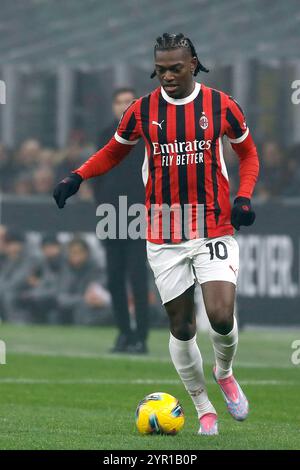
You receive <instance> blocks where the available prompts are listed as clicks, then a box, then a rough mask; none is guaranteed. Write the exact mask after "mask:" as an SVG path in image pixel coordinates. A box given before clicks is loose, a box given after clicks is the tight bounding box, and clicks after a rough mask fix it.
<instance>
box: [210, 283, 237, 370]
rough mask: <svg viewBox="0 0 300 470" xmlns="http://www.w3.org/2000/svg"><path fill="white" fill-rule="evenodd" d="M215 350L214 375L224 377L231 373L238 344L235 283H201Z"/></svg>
mask: <svg viewBox="0 0 300 470" xmlns="http://www.w3.org/2000/svg"><path fill="white" fill-rule="evenodd" d="M201 288H202V294H203V300H204V304H205V308H206V312H207V316H208V319H209V322H210V324H211V329H210V336H211V339H212V343H213V348H214V352H215V360H216V366H215V375H216V377H217V379H225V378H227V377H229V376H230V375H232V362H233V358H234V355H235V353H236V350H237V345H238V329H237V323H236V320H235V317H234V315H233V313H234V302H235V285H234V284H232V283H231V282H226V281H209V282H205V283H203V284H201Z"/></svg>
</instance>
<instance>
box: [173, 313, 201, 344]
mask: <svg viewBox="0 0 300 470" xmlns="http://www.w3.org/2000/svg"><path fill="white" fill-rule="evenodd" d="M169 321H170V331H171V333H172V335H173V336H175V338H177V339H180V340H181V341H188V340H189V339H191V338H193V336H195V334H196V323H195V320H194V318H186V317H185V316H184V315H181V314H180V312H174V314H173V315H170V314H169Z"/></svg>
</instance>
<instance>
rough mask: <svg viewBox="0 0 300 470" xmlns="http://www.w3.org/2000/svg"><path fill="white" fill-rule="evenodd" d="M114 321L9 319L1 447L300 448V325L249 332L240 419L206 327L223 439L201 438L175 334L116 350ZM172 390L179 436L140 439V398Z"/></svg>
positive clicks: (0, 403)
mask: <svg viewBox="0 0 300 470" xmlns="http://www.w3.org/2000/svg"><path fill="white" fill-rule="evenodd" d="M114 336H115V330H113V329H111V328H82V327H54V326H53V327H42V326H12V325H0V339H2V340H4V341H5V343H6V362H7V363H6V365H0V449H105V450H111V449H112V450H116V449H131V450H134V449H147V450H150V449H151V450H159V449H165V450H171V449H176V450H187V449H192V450H195V449H197V450H201V449H300V432H299V430H300V399H299V396H300V395H299V390H300V365H299V366H295V365H293V364H292V363H291V355H292V352H293V350H292V348H291V344H292V342H293V341H294V340H295V339H300V330H294V331H292V330H289V331H288V330H286V331H285V330H283V331H273V330H272V331H268V330H264V331H246V332H244V333H241V334H240V346H239V351H238V354H237V357H236V363H235V374H236V377H237V378H238V379H239V381H240V383H241V385H242V386H243V388H244V390H245V392H246V394H247V396H248V398H249V402H250V407H251V411H250V415H249V418H248V419H247V420H246V421H245V422H243V423H239V422H235V421H234V420H233V419H232V418H231V416H230V415H229V414H228V412H227V411H226V409H225V405H224V403H223V398H222V396H221V393H220V390H219V389H218V386H217V385H216V384H215V383H214V382H213V380H212V375H211V370H212V363H213V355H212V348H211V345H210V342H209V340H208V338H207V335H206V334H203V333H202V334H199V336H198V344H199V345H200V347H201V350H202V355H203V358H204V361H205V372H206V378H207V382H208V391H209V396H210V398H211V400H212V402H213V403H214V405H215V407H216V409H217V411H218V414H219V436H213V437H205V436H198V435H197V431H198V421H197V417H196V414H195V411H194V408H193V405H192V402H191V400H190V398H189V396H188V395H187V394H186V392H185V390H184V388H183V385H182V384H181V383H180V382H179V380H178V376H177V374H176V372H175V369H174V368H173V366H172V364H171V363H170V359H169V353H168V332H167V331H166V330H155V331H152V332H151V335H150V340H149V346H150V354H149V356H147V357H145V356H140V357H137V356H124V355H123V356H120V355H119V356H114V355H110V354H108V353H107V350H108V349H109V347H110V346H111V344H112V342H113V339H114ZM157 391H165V392H168V393H171V394H172V395H175V396H176V397H177V398H178V399H179V400H180V402H181V403H182V405H183V408H184V410H185V415H186V422H185V427H184V429H183V431H182V432H181V433H180V434H178V435H177V436H140V435H139V434H138V432H137V430H136V429H135V422H134V413H135V408H136V405H137V403H138V402H139V401H140V400H141V399H142V398H143V397H144V396H145V395H146V394H148V393H151V392H157Z"/></svg>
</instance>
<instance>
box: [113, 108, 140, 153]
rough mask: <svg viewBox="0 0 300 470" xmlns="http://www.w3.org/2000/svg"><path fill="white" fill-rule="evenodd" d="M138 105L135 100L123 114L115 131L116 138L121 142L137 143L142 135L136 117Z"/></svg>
mask: <svg viewBox="0 0 300 470" xmlns="http://www.w3.org/2000/svg"><path fill="white" fill-rule="evenodd" d="M136 107H137V101H133V102H132V103H131V104H130V105H129V106H128V108H127V109H126V110H125V111H124V113H123V114H122V117H121V119H120V121H119V124H118V127H117V130H116V133H115V139H116V140H117V141H118V142H119V143H120V144H127V145H135V144H136V143H137V142H138V140H139V138H140V137H141V136H140V132H139V125H138V122H137V118H136Z"/></svg>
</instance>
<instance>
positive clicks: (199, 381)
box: [165, 285, 218, 435]
mask: <svg viewBox="0 0 300 470" xmlns="http://www.w3.org/2000/svg"><path fill="white" fill-rule="evenodd" d="M165 308H166V311H167V313H168V317H169V322H170V341H169V350H170V355H171V358H172V361H173V364H174V366H175V369H176V370H177V372H178V374H179V376H180V378H181V380H182V382H183V384H184V386H185V388H186V390H187V392H188V393H189V395H190V397H191V399H192V400H193V402H194V405H195V408H196V411H197V414H198V418H199V420H200V424H201V427H200V431H199V432H200V434H210V435H213V434H217V432H218V430H217V414H216V410H215V408H214V407H213V405H212V404H211V402H210V401H209V398H208V396H207V390H206V386H205V378H204V372H203V361H202V356H201V353H200V350H199V348H198V345H197V341H196V336H197V335H196V316H195V306H194V285H192V286H191V287H190V288H189V289H187V290H186V291H185V292H184V293H183V294H181V295H180V296H178V297H176V298H175V299H173V300H171V301H170V302H167V303H166V304H165Z"/></svg>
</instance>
